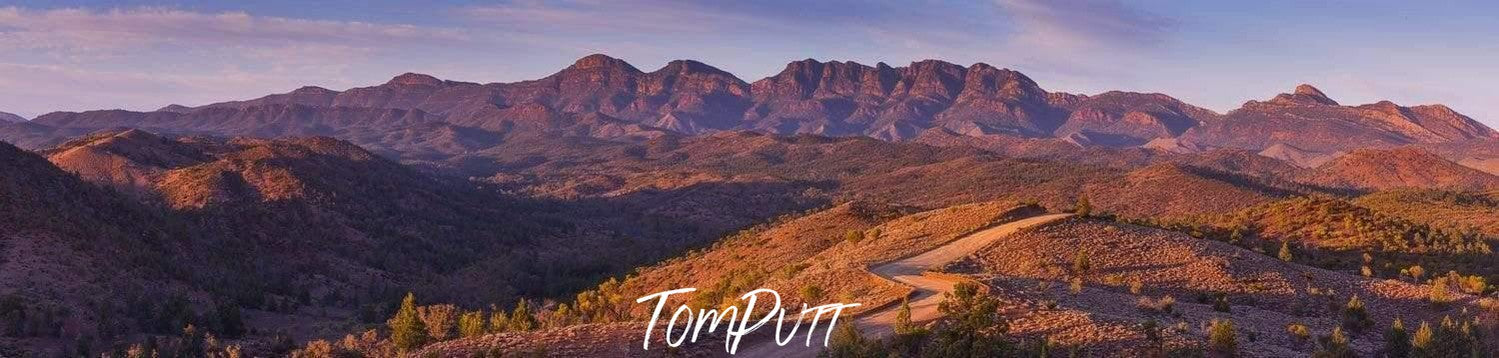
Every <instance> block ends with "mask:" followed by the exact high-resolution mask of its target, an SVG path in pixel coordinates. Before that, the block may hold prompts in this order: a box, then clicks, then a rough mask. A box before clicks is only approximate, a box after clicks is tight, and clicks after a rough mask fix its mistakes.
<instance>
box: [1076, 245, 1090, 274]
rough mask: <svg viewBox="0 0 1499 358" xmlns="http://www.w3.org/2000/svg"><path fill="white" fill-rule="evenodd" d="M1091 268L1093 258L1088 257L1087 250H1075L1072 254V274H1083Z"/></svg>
mask: <svg viewBox="0 0 1499 358" xmlns="http://www.w3.org/2000/svg"><path fill="white" fill-rule="evenodd" d="M1092 269H1093V260H1092V259H1090V258H1089V257H1088V251H1087V250H1077V253H1074V254H1072V274H1073V275H1083V274H1086V273H1088V271H1090V270H1092Z"/></svg>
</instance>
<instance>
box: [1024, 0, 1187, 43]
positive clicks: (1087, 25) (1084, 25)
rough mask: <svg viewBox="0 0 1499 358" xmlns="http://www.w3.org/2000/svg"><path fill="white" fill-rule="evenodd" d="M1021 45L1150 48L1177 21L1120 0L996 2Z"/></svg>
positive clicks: (1161, 39) (1162, 37)
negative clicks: (1009, 22)
mask: <svg viewBox="0 0 1499 358" xmlns="http://www.w3.org/2000/svg"><path fill="white" fill-rule="evenodd" d="M997 3H998V4H999V6H1000V7H1001V8H1002V9H1003V10H1004V12H1005V13H1007V14H1008V15H1009V18H1011V19H1013V20H1014V21H1015V22H1016V25H1017V26H1016V30H1017V33H1016V34H1015V39H1014V40H1015V41H1016V42H1017V43H1018V44H1023V45H1027V46H1035V47H1038V48H1045V49H1052V50H1061V51H1086V50H1098V49H1133V48H1150V47H1155V46H1157V45H1159V44H1160V43H1161V42H1162V41H1163V40H1164V39H1165V38H1166V35H1167V34H1168V33H1169V32H1170V29H1171V27H1172V26H1173V25H1174V21H1173V20H1171V19H1169V18H1165V17H1161V16H1157V15H1153V14H1150V13H1147V12H1144V11H1141V10H1138V9H1135V8H1132V7H1129V6H1128V5H1125V4H1124V3H1122V2H1119V1H1117V0H997Z"/></svg>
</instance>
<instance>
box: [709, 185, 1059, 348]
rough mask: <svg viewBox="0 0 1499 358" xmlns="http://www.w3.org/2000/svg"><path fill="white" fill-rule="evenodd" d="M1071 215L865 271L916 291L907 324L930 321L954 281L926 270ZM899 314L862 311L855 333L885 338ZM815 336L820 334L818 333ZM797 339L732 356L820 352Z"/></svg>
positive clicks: (1006, 228)
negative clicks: (1011, 235)
mask: <svg viewBox="0 0 1499 358" xmlns="http://www.w3.org/2000/svg"><path fill="white" fill-rule="evenodd" d="M1071 215H1072V214H1048V215H1040V216H1033V217H1029V218H1025V219H1020V220H1016V221H1012V222H1008V223H1004V224H1000V225H998V226H995V227H992V228H988V229H985V230H983V231H979V232H976V233H973V234H971V235H968V236H964V237H963V238H961V239H957V240H953V242H950V243H948V244H947V245H942V246H941V247H938V248H935V249H932V250H931V251H927V252H923V253H921V254H918V255H916V256H911V257H907V258H904V259H900V260H895V261H891V262H886V263H883V264H879V265H875V266H873V267H871V268H870V269H869V271H870V272H872V273H874V274H875V275H878V276H880V277H883V278H885V279H888V280H891V281H895V282H899V283H903V284H906V285H910V286H911V287H912V288H915V291H916V292H915V293H914V294H913V295H912V296H911V322H914V323H924V322H930V321H932V320H936V319H937V318H939V316H940V315H941V314H940V313H938V312H937V303H939V302H941V301H942V294H943V293H946V292H951V291H952V290H953V285H954V284H956V283H957V282H958V280H957V279H954V278H950V277H943V276H938V275H930V274H926V272H927V271H928V270H932V269H936V268H940V267H942V266H943V265H946V264H947V263H949V262H952V261H954V260H957V259H961V258H963V257H965V256H968V255H970V254H973V253H974V252H977V251H978V250H981V249H983V248H984V247H985V246H989V244H990V243H993V242H994V241H996V240H999V239H1002V238H1004V237H1006V236H1009V235H1010V234H1011V233H1014V232H1015V231H1016V230H1020V229H1024V228H1028V227H1032V226H1036V225H1041V224H1045V223H1049V222H1052V221H1056V220H1060V219H1063V218H1066V217H1068V216H1071ZM899 311H900V306H889V307H885V308H884V309H881V310H879V311H874V312H866V313H863V314H861V315H859V316H858V318H856V320H855V321H854V324H856V325H858V327H859V330H861V331H863V332H864V337H865V338H868V339H879V338H885V337H889V336H891V335H892V334H893V333H894V331H895V316H896V314H898V313H899ZM840 324H842V322H840ZM819 332H821V330H819ZM819 335H821V334H820V333H819ZM801 336H802V334H798V336H797V338H796V339H793V340H791V342H790V343H787V344H786V345H785V346H780V345H776V344H775V342H772V341H760V342H755V343H756V344H755V345H753V346H749V347H744V349H741V350H740V351H739V353H738V354H736V356H739V357H755V358H758V357H813V356H816V355H817V352H819V351H821V350H822V347H821V346H820V345H819V344H818V343H819V342H821V341H820V340H819V339H817V338H820V337H816V338H814V339H813V340H812V341H813V342H812V345H813V346H812V347H807V346H806V345H805V342H806V340H805V339H804V337H801ZM745 343H749V342H745Z"/></svg>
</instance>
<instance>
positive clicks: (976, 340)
mask: <svg viewBox="0 0 1499 358" xmlns="http://www.w3.org/2000/svg"><path fill="white" fill-rule="evenodd" d="M998 309H999V301H998V300H995V299H994V298H993V297H989V296H987V295H984V294H981V293H979V290H978V285H975V284H972V283H966V282H965V283H959V284H957V285H954V286H953V291H952V292H948V293H946V294H944V295H943V299H942V302H941V303H939V304H938V305H937V311H938V312H941V313H942V314H943V315H945V316H946V318H944V320H945V321H946V324H943V325H940V326H939V327H941V328H939V329H938V330H937V331H936V332H933V336H934V339H935V340H934V341H933V342H932V345H931V351H929V352H925V353H931V354H932V355H934V356H938V357H984V356H1008V355H1009V351H1010V347H1009V345H1008V343H1007V342H1006V341H1005V339H1004V336H1003V334H1004V333H1005V332H1006V331H1008V330H1009V326H1008V324H1006V323H1005V321H1004V320H1003V319H1002V318H1001V317H1000V316H999V312H998Z"/></svg>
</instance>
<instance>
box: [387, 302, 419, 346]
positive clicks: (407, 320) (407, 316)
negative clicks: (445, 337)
mask: <svg viewBox="0 0 1499 358" xmlns="http://www.w3.org/2000/svg"><path fill="white" fill-rule="evenodd" d="M386 325H387V326H389V327H390V341H391V343H394V344H395V346H396V349H397V350H400V351H402V352H408V351H411V350H415V349H417V348H421V346H422V345H423V344H427V326H426V325H425V324H423V323H422V319H421V317H420V316H419V315H418V314H417V310H416V295H413V294H411V293H407V294H406V298H405V299H402V300H401V309H400V310H399V311H396V315H395V317H391V319H390V321H388V322H386Z"/></svg>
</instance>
